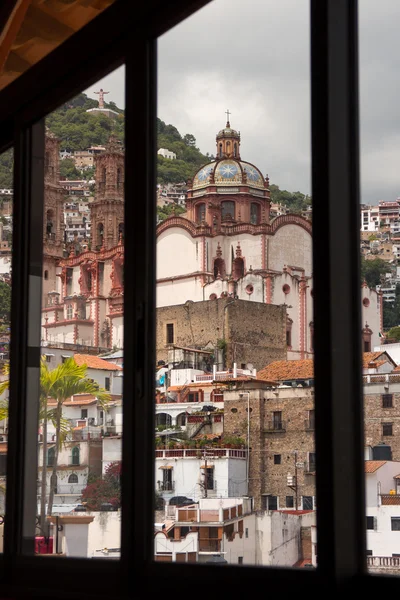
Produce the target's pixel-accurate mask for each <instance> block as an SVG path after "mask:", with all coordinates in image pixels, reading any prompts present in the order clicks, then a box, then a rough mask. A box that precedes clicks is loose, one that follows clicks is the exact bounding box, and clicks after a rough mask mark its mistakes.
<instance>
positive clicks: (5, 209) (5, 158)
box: [0, 148, 14, 552]
mask: <svg viewBox="0 0 400 600" xmlns="http://www.w3.org/2000/svg"><path fill="white" fill-rule="evenodd" d="M13 175H14V152H13V149H12V148H10V149H9V150H7V151H6V152H3V153H2V154H0V370H1V372H0V552H3V539H4V538H3V535H4V533H3V527H4V518H5V509H6V507H5V495H6V487H7V486H6V484H7V477H6V476H7V471H6V468H7V464H6V463H7V437H8V379H9V347H10V339H11V329H10V325H11V281H12V279H11V275H12V230H13V218H12V215H13V210H12V207H13Z"/></svg>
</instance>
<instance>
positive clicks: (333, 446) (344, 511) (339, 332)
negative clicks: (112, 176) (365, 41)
mask: <svg viewBox="0 0 400 600" xmlns="http://www.w3.org/2000/svg"><path fill="white" fill-rule="evenodd" d="M311 43H312V58H311V65H312V187H313V231H314V235H313V251H314V276H315V286H314V302H315V304H314V308H315V319H314V325H315V374H316V395H315V397H316V406H315V410H316V449H317V456H316V459H317V497H318V516H317V519H318V566H319V568H320V569H321V571H323V572H324V573H327V574H329V575H332V576H334V577H335V578H337V579H339V580H341V579H342V578H347V577H351V576H354V575H358V574H360V573H362V572H363V571H364V570H365V511H364V464H363V440H364V429H363V418H362V415H363V411H362V386H361V320H360V309H361V305H360V303H361V300H360V275H359V227H358V220H359V169H358V162H359V154H358V152H359V148H358V93H357V86H358V80H357V73H358V62H357V61H358V56H357V2H356V1H355V0H311Z"/></svg>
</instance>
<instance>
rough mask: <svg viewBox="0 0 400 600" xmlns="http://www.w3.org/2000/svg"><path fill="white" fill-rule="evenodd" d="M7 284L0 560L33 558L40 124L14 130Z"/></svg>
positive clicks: (41, 189) (41, 171)
mask: <svg viewBox="0 0 400 600" xmlns="http://www.w3.org/2000/svg"><path fill="white" fill-rule="evenodd" d="M14 156H15V161H14V205H13V217H14V218H13V224H14V229H13V283H12V309H11V348H10V394H9V396H10V401H9V435H8V453H7V494H6V519H5V533H4V553H5V557H6V559H7V558H11V557H12V559H13V560H15V558H16V555H17V554H33V552H34V539H35V519H36V504H37V486H36V475H37V431H38V407H39V377H40V322H41V321H40V311H41V274H42V252H43V248H42V241H41V240H42V235H41V232H42V227H43V195H44V122H43V121H39V122H37V123H36V124H34V125H32V126H30V127H27V128H24V129H22V130H19V131H18V132H17V135H16V137H15V149H14Z"/></svg>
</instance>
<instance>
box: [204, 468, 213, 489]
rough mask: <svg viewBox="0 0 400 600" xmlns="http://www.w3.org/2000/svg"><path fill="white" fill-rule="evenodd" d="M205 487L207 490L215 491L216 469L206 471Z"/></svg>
mask: <svg viewBox="0 0 400 600" xmlns="http://www.w3.org/2000/svg"><path fill="white" fill-rule="evenodd" d="M204 486H205V489H206V490H213V489H214V467H207V468H206V469H204Z"/></svg>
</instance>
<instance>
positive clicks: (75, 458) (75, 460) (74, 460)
mask: <svg viewBox="0 0 400 600" xmlns="http://www.w3.org/2000/svg"><path fill="white" fill-rule="evenodd" d="M79 454H80V452H79V446H75V447H74V448H72V453H71V465H79V464H80V461H79Z"/></svg>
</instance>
